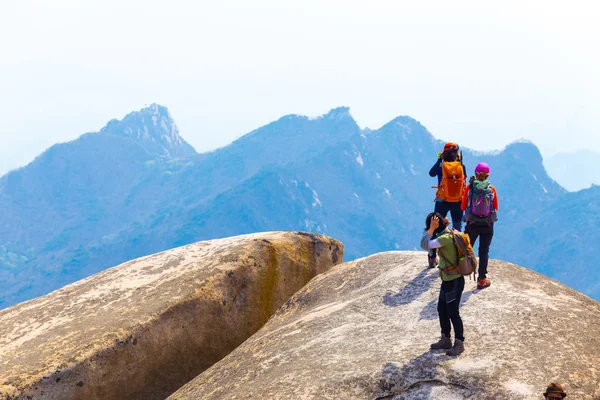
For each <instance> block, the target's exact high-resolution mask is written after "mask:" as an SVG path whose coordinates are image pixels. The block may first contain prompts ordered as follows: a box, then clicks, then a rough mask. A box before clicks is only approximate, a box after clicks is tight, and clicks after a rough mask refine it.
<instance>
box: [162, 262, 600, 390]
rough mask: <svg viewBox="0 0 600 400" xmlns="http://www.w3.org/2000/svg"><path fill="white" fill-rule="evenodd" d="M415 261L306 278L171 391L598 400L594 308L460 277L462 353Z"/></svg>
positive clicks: (503, 268)
mask: <svg viewBox="0 0 600 400" xmlns="http://www.w3.org/2000/svg"><path fill="white" fill-rule="evenodd" d="M425 264H426V255H425V253H421V252H393V253H382V254H377V255H374V256H371V257H368V258H364V259H360V260H357V261H354V262H349V263H344V264H342V265H338V266H336V267H335V268H333V269H331V270H330V271H328V272H327V273H325V274H322V275H320V276H318V277H316V278H315V279H313V280H312V281H311V282H310V283H309V284H308V285H307V286H305V287H304V288H303V289H302V290H300V291H299V292H298V293H296V294H295V295H294V296H293V297H292V298H291V299H290V300H289V301H288V302H286V303H285V304H284V305H283V306H282V307H281V308H280V309H279V310H278V312H277V313H276V314H275V315H274V316H273V317H272V318H271V319H270V321H269V322H268V323H267V324H266V325H265V326H264V327H263V328H262V329H261V330H260V331H258V332H257V333H256V334H255V335H254V336H252V338H250V339H249V340H247V341H246V342H244V344H243V345H241V346H240V347H238V348H237V349H236V350H235V351H233V352H232V353H231V354H229V355H228V356H227V357H225V358H224V359H223V360H221V361H220V362H218V363H217V364H215V365H213V366H212V367H211V368H209V369H208V370H206V371H205V372H204V373H202V374H201V375H200V376H198V377H197V378H196V379H194V380H193V381H192V382H190V383H189V384H187V385H185V386H184V387H183V388H181V389H180V390H178V391H177V392H176V393H174V394H173V395H172V396H171V397H169V399H171V400H175V399H177V400H183V399H185V400H196V399H370V400H372V399H429V398H431V399H444V400H449V399H450V400H451V399H464V398H469V399H511V400H513V399H541V398H543V396H542V395H541V394H542V393H543V391H544V389H545V387H546V386H547V385H548V384H549V383H550V382H551V381H558V382H561V383H562V384H563V385H564V386H565V387H566V390H567V392H568V393H569V397H568V398H573V399H592V398H594V399H595V397H594V396H598V395H600V367H599V366H600V334H599V330H598V328H599V327H600V304H599V303H598V302H596V301H594V300H592V299H590V298H588V297H586V296H584V295H582V294H580V293H578V292H576V291H574V290H571V289H569V288H567V287H566V286H564V285H562V284H560V283H558V282H556V281H554V280H552V279H549V278H546V277H544V276H542V275H539V274H537V273H535V272H532V271H530V270H527V269H525V268H522V267H519V266H516V265H512V264H508V263H505V262H500V261H492V262H491V264H490V266H489V273H490V278H491V281H492V286H491V287H490V288H487V289H484V290H481V291H478V292H475V291H473V289H474V288H475V283H474V282H473V281H470V282H469V280H467V283H466V288H465V292H464V295H463V298H462V306H461V314H462V316H463V319H464V323H465V337H466V341H465V346H466V351H465V353H463V354H462V355H461V356H460V357H458V358H452V357H449V356H446V354H445V353H444V352H441V351H430V350H429V344H430V343H432V342H433V341H436V340H437V339H438V338H439V325H438V319H437V311H436V302H437V297H438V293H439V286H440V281H439V278H438V277H437V273H436V271H434V270H431V269H426V268H424V265H425Z"/></svg>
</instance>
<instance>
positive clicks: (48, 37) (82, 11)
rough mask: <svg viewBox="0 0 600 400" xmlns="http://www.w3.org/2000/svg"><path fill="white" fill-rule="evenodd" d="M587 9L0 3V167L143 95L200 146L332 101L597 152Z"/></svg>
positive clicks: (256, 1)
mask: <svg viewBox="0 0 600 400" xmlns="http://www.w3.org/2000/svg"><path fill="white" fill-rule="evenodd" d="M595 3H596V2H594V1H571V2H567V1H548V0H546V1H526V0H519V1H501V2H493V3H492V2H487V1H481V0H475V1H447V0H443V1H417V0H413V1H410V2H407V1H399V0H391V1H377V0H372V1H351V0H343V1H337V0H335V1H329V0H319V1H313V0H302V1H285V0H273V1H270V0H240V1H227V0H221V1H205V0H200V1H179V0H169V1H154V0H143V1H141V0H102V1H96V0H86V1H82V0H51V1H50V0H48V1H41V0H40V1H32V0H2V1H0V37H1V38H2V39H1V40H0V145H1V147H0V172H4V171H5V170H6V169H7V168H9V167H15V166H19V165H22V164H25V163H27V162H29V161H30V160H31V159H33V157H35V156H36V155H37V154H39V153H40V152H42V151H43V150H44V149H46V148H47V147H49V146H50V145H52V144H54V143H56V142H61V141H67V140H71V139H74V138H76V137H77V136H79V135H80V134H82V133H84V132H88V131H97V130H99V129H100V128H102V126H104V124H105V123H106V122H107V121H108V120H110V119H112V118H122V117H123V116H124V115H125V114H127V113H129V112H130V111H133V110H138V109H140V108H142V107H144V106H145V105H148V104H151V103H153V102H157V103H160V104H163V105H165V106H167V107H169V109H170V111H171V114H172V115H173V117H174V118H175V120H176V122H177V124H178V126H179V128H180V131H181V134H182V136H183V137H184V138H185V139H186V140H188V141H189V142H190V143H191V144H192V145H193V146H194V147H195V148H196V149H197V150H199V151H204V150H209V149H213V148H215V147H219V146H222V145H225V144H227V143H229V142H230V141H232V140H233V139H235V138H237V137H239V136H240V135H242V134H244V133H247V132H249V131H251V130H253V129H255V128H257V127H259V126H261V125H264V124H266V123H268V122H270V121H272V120H275V119H277V118H279V117H281V116H283V115H285V114H291V113H294V114H304V115H310V116H316V115H320V114H324V113H326V112H327V111H328V110H329V109H331V108H334V107H337V106H342V105H345V106H349V107H350V108H351V112H352V114H353V116H354V118H355V119H356V120H357V122H358V123H359V125H361V126H362V127H365V126H368V127H370V128H378V127H380V126H381V125H383V124H384V123H385V122H387V121H389V120H391V119H393V118H394V117H396V116H398V115H410V116H412V117H414V118H416V119H418V120H419V121H421V122H422V123H423V124H424V125H425V126H426V127H427V128H428V129H429V130H430V131H431V132H432V133H433V134H434V135H435V136H436V137H438V138H441V139H452V140H455V141H457V142H459V143H462V144H464V145H467V146H469V147H472V148H476V149H482V150H483V149H497V148H502V147H503V146H505V145H506V144H507V143H509V142H510V141H513V140H515V139H518V138H523V137H524V138H528V139H531V140H532V141H534V142H535V143H536V144H537V145H538V146H539V147H540V148H541V150H542V152H543V153H544V154H545V155H551V154H553V153H555V152H558V151H572V150H575V149H579V148H589V149H594V150H596V151H600V118H599V117H600V75H599V74H600V51H599V50H598V49H600V23H598V22H599V21H600V11H599V9H598V6H596V5H595Z"/></svg>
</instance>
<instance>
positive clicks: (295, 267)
mask: <svg viewBox="0 0 600 400" xmlns="http://www.w3.org/2000/svg"><path fill="white" fill-rule="evenodd" d="M342 257H343V246H342V244H341V243H340V242H338V241H336V240H334V239H330V238H328V237H326V236H322V235H316V234H305V233H264V234H251V235H245V236H238V237H234V238H228V239H220V240H212V241H206V242H199V243H195V244H192V245H188V246H185V247H180V248H176V249H173V250H170V251H166V252H163V253H160V254H156V255H152V256H148V257H144V258H140V259H136V260H133V261H130V262H128V263H125V264H122V265H119V266H117V267H114V268H111V269H108V270H106V271H103V272H101V273H99V274H96V275H94V276H91V277H89V278H87V279H84V280H82V281H79V282H76V283H74V284H71V285H68V286H66V287H64V288H63V289H60V290H58V291H55V292H52V293H50V294H48V295H46V296H43V297H40V298H37V299H34V300H30V301H27V302H24V303H21V304H18V305H16V306H13V307H10V308H7V309H5V310H2V311H0V399H2V400H7V399H28V400H38V399H56V400H65V399H81V400H90V399H144V400H148V399H164V398H165V397H167V396H168V395H169V394H171V393H173V392H174V391H175V390H176V389H177V388H179V387H181V386H182V385H183V384H185V383H186V382H188V381H189V380H190V379H192V378H194V377H195V376H197V375H198V374H199V373H201V372H202V371H203V370H204V369H206V368H208V367H210V366H211V365H212V364H213V363H215V362H216V361H218V360H219V359H221V358H222V357H224V356H225V355H226V354H228V353H229V352H231V351H232V350H233V349H235V348H236V347H237V346H238V345H240V344H241V343H242V342H243V341H244V340H246V339H247V338H248V337H250V336H251V335H252V334H253V333H255V332H256V331H257V330H258V329H259V328H260V327H261V326H263V325H264V324H265V323H266V322H267V320H268V319H269V317H270V316H271V315H272V314H273V313H274V312H275V311H276V310H277V308H278V307H279V306H281V305H282V304H283V303H284V302H285V301H286V300H288V299H289V298H290V297H291V296H292V295H293V294H294V293H295V292H296V291H297V290H299V289H300V288H302V287H303V286H304V285H305V284H306V283H307V282H308V281H310V279H311V278H313V277H314V276H315V275H316V274H319V273H322V272H324V271H326V270H328V269H329V268H331V267H332V266H333V265H335V264H337V263H340V262H341V261H342Z"/></svg>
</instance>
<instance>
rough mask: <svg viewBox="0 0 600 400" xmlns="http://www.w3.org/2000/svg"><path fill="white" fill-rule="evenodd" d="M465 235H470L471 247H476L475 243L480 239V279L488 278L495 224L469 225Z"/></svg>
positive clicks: (476, 223)
mask: <svg viewBox="0 0 600 400" xmlns="http://www.w3.org/2000/svg"><path fill="white" fill-rule="evenodd" d="M465 233H466V234H467V235H469V239H470V240H471V246H473V247H475V241H476V240H477V238H479V279H483V278H485V277H487V267H488V261H489V259H490V256H489V253H490V245H491V244H492V237H493V236H494V224H491V225H488V224H486V223H478V222H475V223H473V224H467V226H466V227H465Z"/></svg>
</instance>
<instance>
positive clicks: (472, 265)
mask: <svg viewBox="0 0 600 400" xmlns="http://www.w3.org/2000/svg"><path fill="white" fill-rule="evenodd" d="M434 235H435V236H434ZM421 248H422V249H423V250H426V251H431V250H434V249H437V252H438V255H439V256H440V261H439V264H438V268H439V270H440V273H439V276H440V278H441V280H442V285H441V288H440V294H439V297H438V305H437V311H438V317H439V319H440V327H441V329H442V335H441V337H440V340H439V341H437V342H436V343H433V344H432V345H431V349H432V350H442V349H443V350H447V351H446V354H447V355H449V356H458V355H460V354H461V353H462V352H463V351H464V350H465V347H464V340H465V338H464V332H463V322H462V318H461V317H460V312H459V306H460V299H461V296H462V292H463V290H464V288H465V275H471V274H473V273H474V272H475V270H476V269H477V259H476V258H475V254H474V253H473V248H472V247H471V244H470V242H469V236H468V235H466V234H464V233H462V232H460V231H458V230H456V229H453V228H452V227H450V221H448V220H447V219H446V218H444V217H443V216H442V215H441V214H440V213H431V214H429V215H428V216H427V219H426V220H425V230H424V232H423V236H422V237H421ZM452 327H454V344H452V340H451V339H450V332H451V329H452Z"/></svg>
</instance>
